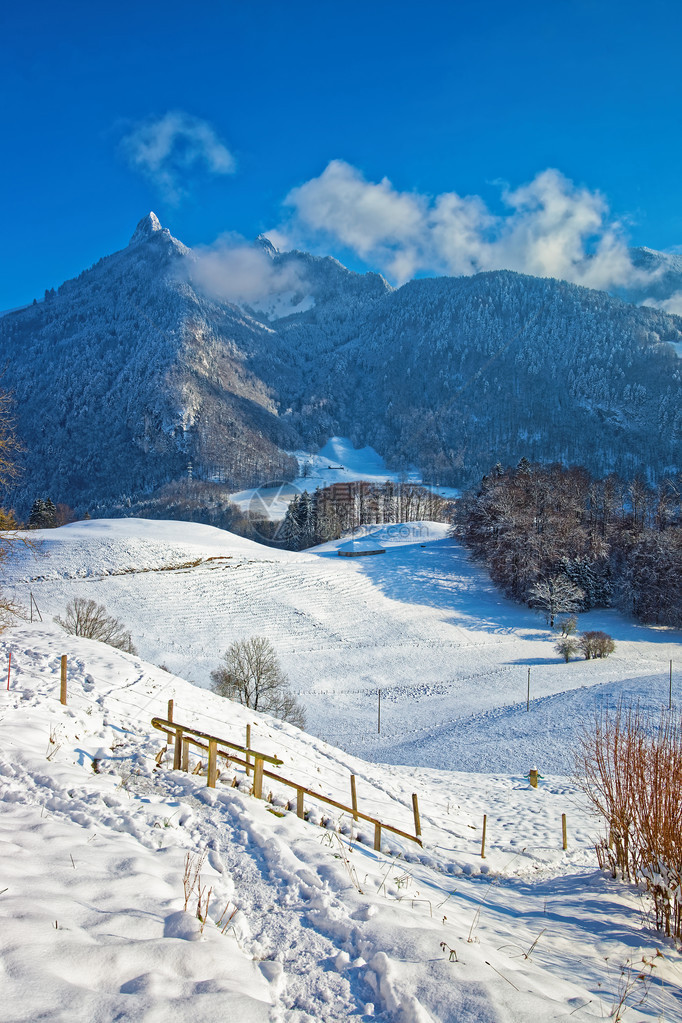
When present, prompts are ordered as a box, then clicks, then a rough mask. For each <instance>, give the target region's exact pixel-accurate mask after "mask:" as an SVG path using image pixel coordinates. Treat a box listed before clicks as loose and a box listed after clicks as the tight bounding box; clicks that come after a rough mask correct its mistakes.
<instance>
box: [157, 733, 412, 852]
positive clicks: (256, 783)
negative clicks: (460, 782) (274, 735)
mask: <svg viewBox="0 0 682 1023" xmlns="http://www.w3.org/2000/svg"><path fill="white" fill-rule="evenodd" d="M152 726H153V727H154V728H158V730H159V731H160V732H165V733H166V734H167V736H168V741H169V742H170V741H171V738H172V737H173V736H174V737H175V747H174V756H173V769H174V770H176V771H177V770H183V771H187V770H188V769H189V747H190V746H195V747H196V748H197V749H201V750H203V751H205V752H207V753H208V770H207V776H208V777H207V784H208V786H209V787H210V788H215V784H216V776H217V767H216V765H217V758H218V757H222V758H223V759H224V760H227V761H230V760H233V761H234V762H235V763H236V764H240V765H241V766H242V767H244V768H246V771H247V774H248V772H249V769H250V768H253V794H254V796H255V797H256V798H257V799H262V798H263V778H264V777H265V778H272V779H273V781H277V782H279V783H280V784H281V785H288V786H289V788H292V789H296V814H297V816H298V817H300V818H301V819H303V818H304V815H305V809H304V805H303V797H304V796H310V797H311V798H312V799H317V800H318V801H320V802H322V803H327V804H328V805H329V806H334V807H336V809H337V810H342V811H343V812H344V813H348V814H350V815H351V817H352V818H353V820H356V821H357V820H363V821H367V823H368V824H373V825H374V848H375V849H376V850H377V851H379V852H380V851H381V831H382V829H383V830H384V831H390V832H391V833H392V834H394V835H400V837H401V838H408V839H409V840H410V842H416V843H417V845H422V839H421V824H420V820H419V806H418V803H417V795H416V793H414V794H413V796H412V807H413V813H414V819H415V831H416V834H415V835H411V834H409V832H407V831H401V829H400V828H395V827H393V825H392V824H383V823H382V822H381V821H380V820H378V819H377V818H376V817H370V816H369V814H366V813H363V812H362V811H361V810H359V809H358V803H357V796H356V792H355V775H351V776H350V777H351V798H352V803H353V805H352V806H346V805H345V804H344V803H340V802H339V801H338V800H336V799H332V798H331V796H325V795H323V794H322V793H321V792H315V791H314V790H313V789H309V788H307V787H306V786H305V785H300V784H299V783H298V782H296V781H291V780H290V779H289V778H282V776H281V775H279V774H274V773H273V772H272V771H268V770H266V769H265V764H266V763H267V764H272V765H273V766H274V767H281V765H282V764H283V763H284V761H283V760H280V759H279V758H278V757H271V756H268V755H267V754H265V753H259V752H258V751H257V750H254V749H250V748H249V745H250V744H249V745H247V746H240V745H239V744H238V743H235V742H228V740H227V739H221V738H219V737H218V736H217V735H210V734H209V733H208V732H200V731H199V730H198V729H196V728H187V727H185V726H184V725H180V724H178V723H176V722H174V721H172V720H171V719H170V718H152ZM250 732H251V729H250V727H249V728H248V736H249V739H250ZM219 746H227V747H228V749H227V750H224V749H220V748H219ZM231 750H236V751H237V752H238V753H243V754H244V757H243V758H242V757H239V756H235V754H234V753H232V752H230V751H231ZM251 758H253V759H251Z"/></svg>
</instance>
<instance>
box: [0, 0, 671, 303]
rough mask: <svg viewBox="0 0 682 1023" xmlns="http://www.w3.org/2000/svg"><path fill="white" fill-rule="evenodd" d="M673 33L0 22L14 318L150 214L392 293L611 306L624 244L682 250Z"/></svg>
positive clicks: (381, 22) (393, 20)
mask: <svg viewBox="0 0 682 1023" xmlns="http://www.w3.org/2000/svg"><path fill="white" fill-rule="evenodd" d="M681 29H682V14H681V13H680V8H679V5H677V4H674V3H672V2H668V3H661V2H660V0H653V2H649V3H647V4H646V5H645V4H642V3H637V4H634V3H627V2H626V3H615V2H606V3H589V4H588V3H583V2H581V0H573V2H570V3H565V2H563V0H558V2H555V3H551V4H550V3H542V4H540V3H520V4H517V5H513V4H508V3H498V2H490V3H487V4H485V5H474V4H470V3H466V4H462V3H457V2H449V3H445V2H439V0H437V2H433V3H428V2H427V3H422V4H419V5H417V4H414V5H413V4H408V3H403V2H401V0H395V2H393V3H385V2H375V3H373V4H366V3H356V2H354V0H350V2H346V3H344V4H343V5H341V4H331V3H320V2H319V0H318V2H317V3H307V2H305V3H297V2H295V0H294V2H291V3H288V4H284V3H282V2H272V0H264V2H261V3H258V4H256V3H249V2H244V0H242V2H240V3H231V2H223V3H217V2H210V0H204V2H202V3H200V4H189V3H179V2H173V0H167V2H164V3H158V2H156V0H149V2H145V3H142V4H140V3H139V2H138V3H130V2H128V0H122V2H119V3H117V4H115V5H97V4H92V3H91V2H88V3H80V2H72V3H66V4H65V5H61V6H60V5H55V4H53V3H47V2H40V3H36V2H30V0H29V2H27V3H25V4H24V5H23V6H22V7H21V8H17V7H16V6H15V5H4V11H3V13H2V15H0V40H1V42H0V47H1V49H2V61H1V64H0V67H1V71H0V75H1V80H2V104H1V107H0V117H1V118H2V137H3V139H4V142H5V145H4V146H3V159H2V161H0V176H1V178H2V191H1V194H2V197H3V198H2V207H3V208H2V226H3V235H4V244H3V246H2V259H3V265H2V275H1V277H0V308H8V307H12V306H16V305H20V304H22V303H25V302H27V301H30V300H32V298H33V297H34V296H38V297H40V296H41V295H42V293H43V291H44V289H45V288H46V287H50V286H55V285H58V284H59V283H60V282H61V281H62V280H64V279H65V278H68V277H71V276H74V275H75V274H77V273H78V272H79V271H80V270H81V269H83V268H84V267H86V266H88V265H90V264H91V263H93V262H94V261H96V260H97V259H98V258H99V257H100V256H101V255H104V254H106V253H108V252H111V251H114V250H115V249H118V248H121V247H122V246H124V245H125V244H126V243H127V241H128V238H129V237H130V235H131V233H132V231H133V229H134V227H135V224H136V222H137V220H139V218H140V217H141V216H142V215H143V214H144V213H146V212H147V211H148V210H150V209H154V210H155V211H156V212H157V214H158V215H159V217H160V219H161V221H162V223H163V224H164V226H168V227H169V228H170V229H171V231H172V232H173V234H175V235H176V236H177V237H179V238H181V239H182V240H183V241H185V242H186V243H187V244H189V245H197V244H201V243H204V244H210V243H212V242H214V240H215V239H216V238H218V237H219V236H221V235H224V234H225V233H226V232H233V233H237V234H239V235H241V236H243V237H245V238H252V237H254V236H255V235H257V234H258V233H259V232H261V231H273V230H274V232H275V233H274V234H273V237H275V238H277V239H281V240H282V243H283V244H296V245H298V246H300V247H303V246H306V247H310V248H312V249H314V250H315V251H320V252H322V251H324V252H330V253H332V254H335V255H337V256H338V257H339V258H341V259H342V260H343V261H344V262H346V263H348V264H350V265H351V266H354V267H357V268H361V267H363V266H370V267H373V268H376V269H379V270H381V271H382V272H384V273H386V274H387V276H389V277H390V278H391V279H392V280H394V281H395V282H398V283H399V282H400V281H401V280H404V279H406V277H408V276H410V275H412V274H413V273H439V272H453V273H456V272H471V270H474V269H479V268H480V269H486V268H491V267H494V266H496V265H498V264H499V263H500V262H505V261H506V262H507V263H508V264H509V265H510V266H511V267H512V268H513V269H522V270H528V271H529V272H551V273H553V274H556V275H565V276H568V277H571V276H572V278H573V279H576V280H578V281H580V282H585V283H595V282H596V286H599V285H600V282H602V283H603V281H606V280H607V278H609V275H610V274H611V275H613V274H614V273H615V274H616V276H617V274H618V272H619V271H617V270H614V266H615V265H616V263H617V260H618V258H621V257H622V246H623V245H624V244H626V243H628V242H630V243H633V244H647V245H650V246H651V247H653V248H661V249H667V248H671V247H675V246H679V245H681V244H682V206H681V204H680V164H681V157H682V133H681V132H680V111H681V110H682V103H681V100H682V96H681V92H682V84H681V83H682V75H681V74H680V62H679V61H680V59H679V52H680V43H681V41H682V38H681ZM164 146H165V148H164ZM548 171H549V176H547V172H548ZM555 172H558V173H555ZM543 174H544V175H545V176H544V177H543ZM385 179H387V180H385ZM453 196H455V197H456V198H455V199H453V198H452V197H453ZM474 197H476V198H474ZM555 230H556V232H557V241H556V245H555V249H556V251H555V252H553V253H552V254H551V255H550V257H548V258H546V256H545V255H543V253H544V252H545V250H546V249H547V242H548V236H549V235H550V234H551V232H552V231H555ZM559 236H560V237H559ZM550 241H552V239H550ZM222 244H225V242H224V241H223V243H222ZM230 244H232V242H231V243H230ZM550 248H551V245H550ZM559 250H560V251H559ZM578 250H580V251H578ZM595 250H597V251H599V252H601V255H602V257H603V258H602V269H601V271H600V274H601V276H598V277H597V278H595V279H594V280H592V279H590V280H589V281H588V280H587V278H585V277H584V266H583V264H582V263H581V258H582V255H584V253H585V252H587V251H595ZM614 253H615V256H614ZM619 253H620V255H619ZM543 260H545V262H543ZM564 266H568V267H569V269H568V270H566V271H565V273H564V271H562V267H564ZM570 267H574V268H577V269H575V272H573V270H571V269H570ZM581 267H582V269H581ZM581 274H583V276H582V277H581Z"/></svg>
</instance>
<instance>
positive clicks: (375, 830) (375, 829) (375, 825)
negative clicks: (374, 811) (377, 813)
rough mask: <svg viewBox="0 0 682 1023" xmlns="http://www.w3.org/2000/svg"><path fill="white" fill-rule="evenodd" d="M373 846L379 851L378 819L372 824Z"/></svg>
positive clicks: (379, 832)
mask: <svg viewBox="0 0 682 1023" xmlns="http://www.w3.org/2000/svg"><path fill="white" fill-rule="evenodd" d="M374 848H375V850H376V851H377V852H381V824H379V821H376V823H375V824H374Z"/></svg>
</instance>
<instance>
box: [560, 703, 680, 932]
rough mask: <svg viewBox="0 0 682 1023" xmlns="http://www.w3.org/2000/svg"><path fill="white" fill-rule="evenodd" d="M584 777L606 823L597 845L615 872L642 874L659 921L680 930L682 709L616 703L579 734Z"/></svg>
mask: <svg viewBox="0 0 682 1023" xmlns="http://www.w3.org/2000/svg"><path fill="white" fill-rule="evenodd" d="M576 766H577V769H578V775H579V783H580V785H581V787H582V788H583V791H584V792H585V793H586V795H587V797H588V799H589V800H590V802H591V803H592V806H593V807H594V809H595V810H596V811H597V813H599V814H600V815H601V816H602V817H604V819H605V820H606V823H607V828H608V831H607V835H606V837H605V838H603V839H601V840H600V841H599V842H598V843H597V846H596V851H597V857H598V859H599V863H600V866H601V867H608V868H609V869H610V870H611V872H612V873H613V875H614V877H622V878H625V879H626V880H630V881H634V882H635V883H640V882H644V883H645V884H646V887H647V890H648V891H649V894H650V895H651V897H652V899H653V904H654V911H655V916H656V926H657V927H658V929H659V930H661V931H663V932H664V933H665V934H666V935H667V936H673V937H676V938H678V939H680V938H682V717H680V715H679V714H678V713H677V712H676V711H675V710H665V711H662V712H661V716H660V718H659V720H658V721H654V720H653V719H652V718H651V717H650V716H648V715H645V714H643V713H642V712H640V710H639V708H638V707H637V708H632V707H630V708H624V707H623V706H622V705H619V706H618V707H617V708H616V709H615V710H614V711H603V712H602V713H600V714H599V715H598V716H597V718H596V720H595V723H594V726H593V728H592V729H589V730H586V731H585V733H584V734H583V736H582V739H581V745H580V751H579V753H578V756H577V763H576Z"/></svg>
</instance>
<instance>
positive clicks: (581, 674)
mask: <svg viewBox="0 0 682 1023" xmlns="http://www.w3.org/2000/svg"><path fill="white" fill-rule="evenodd" d="M445 532H446V527H445V526H444V525H443V523H407V524H405V525H403V526H401V525H396V526H388V527H383V528H382V529H377V530H373V531H370V533H369V535H370V536H371V537H373V538H375V539H377V540H379V542H380V543H381V544H382V546H383V547H385V548H386V552H385V554H384V555H382V557H380V558H357V559H355V558H351V559H347V558H340V557H338V556H336V553H335V550H336V546H337V544H336V543H331V544H325V545H323V546H322V547H321V548H315V549H313V550H312V551H309V552H305V553H301V554H299V553H294V552H290V551H279V550H274V549H271V548H266V547H263V546H261V545H259V544H256V543H253V542H251V541H249V540H245V539H243V538H241V537H237V536H234V535H233V534H231V533H227V532H225V531H223V530H218V529H214V528H211V527H208V526H200V525H196V524H193V523H181V522H165V523H164V522H152V521H146V520H136V519H120V520H93V521H91V522H83V523H76V524H74V525H72V526H66V527H62V528H61V529H56V530H45V531H42V532H37V533H36V534H33V535H37V536H39V537H40V538H41V540H42V551H43V555H44V556H42V557H39V558H38V559H35V558H33V557H31V556H30V555H24V556H22V557H21V558H18V559H17V560H15V561H14V562H13V564H12V565H11V566H10V569H9V571H7V572H6V573H5V582H4V584H3V588H4V589H7V590H8V592H10V593H11V594H12V595H13V596H14V597H15V598H16V599H17V600H19V601H20V602H21V603H22V604H24V605H26V606H28V603H29V593H33V595H34V599H35V600H36V602H37V604H38V607H39V608H40V610H41V612H42V614H43V617H44V618H45V619H46V620H47V621H50V620H51V619H52V616H53V615H62V616H63V613H64V609H65V607H66V604H67V603H68V601H69V600H71V599H72V598H73V597H75V596H82V597H87V598H93V599H94V600H96V601H97V602H98V603H101V604H104V605H106V607H107V608H108V610H109V611H110V612H111V613H112V614H114V615H115V616H116V617H117V618H120V619H121V620H122V621H123V622H124V624H125V626H126V628H129V629H131V631H132V634H133V641H134V643H135V645H136V647H137V649H138V650H139V651H140V653H141V655H142V656H144V657H145V658H146V659H147V660H148V661H151V662H153V663H156V664H163V665H166V666H167V667H168V668H170V669H171V670H172V671H174V672H176V673H177V674H179V675H181V676H182V677H184V678H190V679H192V680H193V681H194V682H196V683H198V684H200V685H204V686H206V685H208V684H209V681H210V672H211V670H213V669H214V668H215V667H216V666H217V664H218V662H219V658H220V655H221V653H222V651H223V650H225V649H226V647H227V646H228V645H229V643H230V642H232V641H233V640H234V639H240V638H248V637H250V636H252V635H256V634H262V635H267V636H268V637H269V638H270V639H271V641H272V642H273V644H274V646H275V648H276V649H277V652H278V655H279V657H280V659H281V661H282V664H283V667H284V669H285V671H286V672H287V674H288V675H289V677H290V679H291V682H292V687H293V689H294V691H295V692H296V694H297V695H298V697H299V699H300V700H301V702H302V703H303V704H304V706H305V709H306V712H307V715H308V727H309V729H310V731H311V732H312V733H314V734H317V735H319V736H320V737H321V738H322V739H324V740H326V741H329V742H333V743H334V744H335V745H337V746H342V747H344V748H345V749H347V750H348V751H349V752H351V753H353V754H357V755H360V756H363V757H365V758H368V759H373V760H384V761H387V760H391V761H394V762H399V761H401V760H402V762H403V763H411V764H415V765H417V764H418V765H421V766H428V767H447V768H452V769H460V768H461V769H466V770H469V769H473V770H478V769H480V767H481V765H482V764H484V765H485V766H486V769H491V770H492V769H493V767H494V766H495V765H497V766H499V767H500V768H501V769H504V770H506V771H512V772H515V773H525V772H526V771H527V770H528V768H529V766H530V764H531V762H535V761H537V762H538V763H539V764H541V766H542V768H543V769H547V770H552V771H559V772H560V773H570V771H571V770H572V752H571V748H570V743H568V741H567V742H566V743H557V742H556V738H557V734H559V733H561V730H562V729H563V727H564V725H563V724H562V722H564V721H565V718H566V715H565V714H564V711H563V710H562V708H570V711H569V715H570V717H569V720H570V728H574V727H577V726H578V723H579V721H580V720H581V715H580V714H578V713H577V710H576V706H575V705H574V704H573V703H572V702H571V699H570V698H569V695H568V694H570V693H572V692H574V691H575V690H579V691H580V692H581V693H582V694H583V697H584V699H583V713H582V720H589V719H591V717H592V715H593V710H594V707H595V705H599V702H600V701H603V700H607V701H608V700H612V699H615V696H616V694H617V692H618V691H619V690H620V689H623V690H625V691H633V690H634V689H637V687H639V691H640V696H641V698H642V699H644V694H645V692H650V693H651V699H652V700H654V701H655V700H657V699H659V697H660V694H661V693H663V694H664V696H665V695H666V694H667V683H668V666H669V661H670V659H671V658H672V659H674V661H675V663H676V664H677V663H678V661H679V659H680V657H679V650H680V647H679V644H680V640H681V639H682V636H681V635H680V633H679V632H675V631H671V630H659V629H648V628H644V627H642V626H639V625H635V624H634V623H632V622H630V621H628V620H627V619H626V618H624V617H623V616H622V615H620V614H619V613H618V612H615V611H610V610H608V611H592V612H590V613H589V614H584V615H581V616H580V619H581V621H580V627H581V628H584V629H588V628H592V629H595V628H596V629H599V628H604V629H605V630H606V631H607V632H608V633H609V634H611V635H612V636H613V637H614V639H615V640H616V643H617V648H616V652H615V653H614V654H613V655H612V656H611V657H610V658H609V659H608V660H603V661H589V662H586V661H582V660H580V661H574V662H572V663H570V664H564V663H563V662H562V660H561V658H560V657H559V655H558V654H557V652H556V651H555V649H554V641H555V635H554V633H552V632H551V631H550V630H549V629H547V628H546V627H545V626H544V624H543V623H542V621H541V619H540V618H539V616H538V615H537V614H535V613H534V612H532V611H530V610H529V609H528V608H526V607H524V606H519V605H517V604H514V603H513V602H511V601H508V600H506V599H505V598H503V597H502V596H501V595H500V594H499V592H498V591H497V590H496V589H495V588H494V586H493V585H492V584H491V582H490V580H489V578H488V576H487V574H486V573H485V572H484V571H483V570H482V569H480V568H478V567H477V566H475V565H473V564H472V563H471V562H470V560H469V558H468V556H467V554H466V552H465V551H464V549H463V548H462V547H461V546H460V545H459V544H458V543H457V542H456V541H454V540H452V539H449V538H447V537H446V536H445ZM339 542H340V543H342V542H343V541H339ZM529 666H530V667H531V690H532V692H531V695H532V698H533V704H532V707H533V710H532V712H531V713H530V714H526V713H525V707H526V690H527V670H528V667H529ZM582 687H587V688H586V689H583V688H582ZM379 689H381V690H382V731H381V735H378V734H377V699H378V697H377V693H378V690H379ZM664 690H665V692H664ZM332 696H333V699H330V697H332ZM662 698H663V697H661V699H662ZM535 701H538V702H537V703H536V702H535ZM543 701H544V702H543ZM472 715H473V716H480V715H482V718H481V720H482V721H483V722H484V724H483V725H482V728H483V731H484V734H487V732H488V729H489V728H494V729H497V731H498V733H499V734H500V736H501V744H500V745H496V746H494V747H492V748H491V749H490V750H488V749H487V747H486V746H485V745H484V744H483V745H482V744H481V743H480V733H479V732H478V730H477V729H473V730H472V723H471V719H472ZM557 729H558V730H559V733H558V732H557ZM569 730H570V729H569ZM441 740H442V741H441ZM396 750H398V751H399V752H398V753H396Z"/></svg>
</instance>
